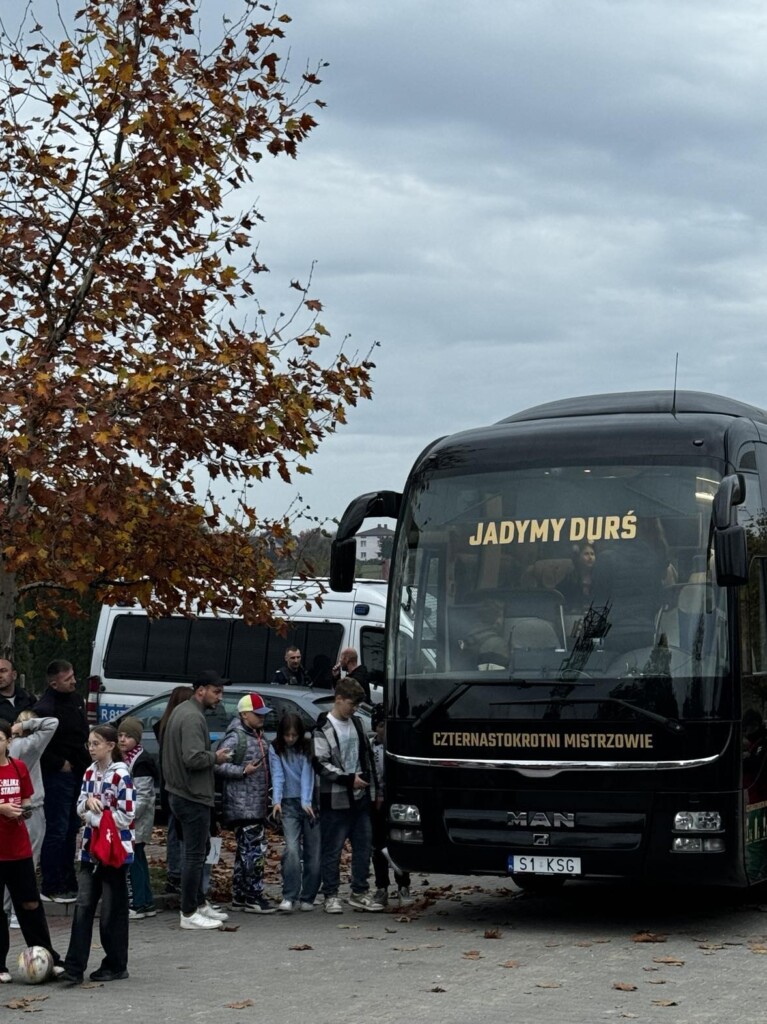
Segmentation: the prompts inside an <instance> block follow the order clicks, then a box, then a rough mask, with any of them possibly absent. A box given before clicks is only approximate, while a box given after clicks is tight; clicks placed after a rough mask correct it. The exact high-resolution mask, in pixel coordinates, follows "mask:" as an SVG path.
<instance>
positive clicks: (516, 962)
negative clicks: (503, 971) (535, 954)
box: [498, 960, 519, 967]
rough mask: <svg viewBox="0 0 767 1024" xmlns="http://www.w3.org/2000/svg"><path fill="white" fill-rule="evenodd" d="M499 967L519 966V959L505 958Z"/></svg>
mask: <svg viewBox="0 0 767 1024" xmlns="http://www.w3.org/2000/svg"><path fill="white" fill-rule="evenodd" d="M498 966H499V967H519V960H505V961H504V962H503V963H502V964H498Z"/></svg>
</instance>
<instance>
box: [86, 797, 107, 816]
mask: <svg viewBox="0 0 767 1024" xmlns="http://www.w3.org/2000/svg"><path fill="white" fill-rule="evenodd" d="M85 809H86V811H93V813H94V814H101V812H102V811H103V810H104V808H103V806H102V804H101V801H100V800H99V798H98V797H97V796H89V797H88V799H87V800H86V801H85Z"/></svg>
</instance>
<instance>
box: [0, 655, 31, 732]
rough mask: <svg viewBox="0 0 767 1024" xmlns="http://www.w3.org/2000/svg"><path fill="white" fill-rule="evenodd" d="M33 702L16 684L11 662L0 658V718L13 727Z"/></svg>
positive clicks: (14, 670) (14, 671)
mask: <svg viewBox="0 0 767 1024" xmlns="http://www.w3.org/2000/svg"><path fill="white" fill-rule="evenodd" d="M35 700H36V698H35V697H33V696H32V694H31V693H27V691H26V690H23V689H22V688H21V687H20V686H19V685H18V684H17V683H16V669H15V668H14V667H13V662H12V661H8V659H7V658H0V718H4V719H5V721H6V722H10V723H11V725H13V723H14V722H15V721H16V719H17V718H18V717H19V715H20V714H21V712H22V711H26V710H27V708H32V707H34V706H35Z"/></svg>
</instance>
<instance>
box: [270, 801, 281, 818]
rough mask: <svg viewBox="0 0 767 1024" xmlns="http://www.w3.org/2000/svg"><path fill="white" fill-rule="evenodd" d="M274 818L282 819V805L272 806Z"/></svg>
mask: <svg viewBox="0 0 767 1024" xmlns="http://www.w3.org/2000/svg"><path fill="white" fill-rule="evenodd" d="M272 817H273V818H274V819H277V818H281V817H282V804H273V805H272Z"/></svg>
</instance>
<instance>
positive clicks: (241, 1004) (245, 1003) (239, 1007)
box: [224, 999, 253, 1010]
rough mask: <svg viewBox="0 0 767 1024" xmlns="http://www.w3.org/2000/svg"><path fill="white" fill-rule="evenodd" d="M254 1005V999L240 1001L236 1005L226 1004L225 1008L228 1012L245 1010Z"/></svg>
mask: <svg viewBox="0 0 767 1024" xmlns="http://www.w3.org/2000/svg"><path fill="white" fill-rule="evenodd" d="M252 1005H253V1000H252V999H240V1000H239V1001H238V1002H236V1003H224V1007H225V1008H226V1009H227V1010H244V1009H245V1008H246V1007H248V1006H252Z"/></svg>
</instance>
